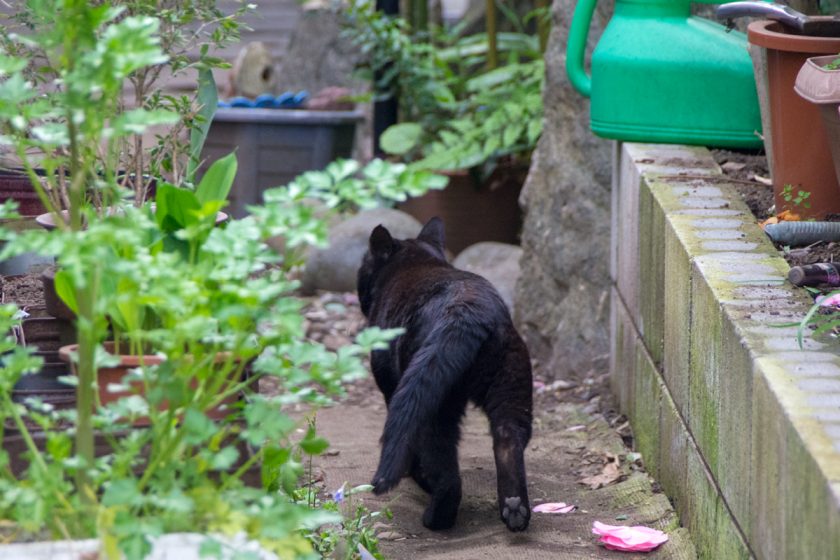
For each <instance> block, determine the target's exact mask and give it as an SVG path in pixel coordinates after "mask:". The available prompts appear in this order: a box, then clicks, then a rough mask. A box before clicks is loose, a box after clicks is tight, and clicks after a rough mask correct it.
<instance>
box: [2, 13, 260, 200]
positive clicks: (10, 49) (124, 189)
mask: <svg viewBox="0 0 840 560" xmlns="http://www.w3.org/2000/svg"><path fill="white" fill-rule="evenodd" d="M216 4H217V2H216V0H167V1H165V2H162V1H160V0H113V1H112V2H109V3H108V4H107V10H106V9H105V8H104V7H103V8H101V9H100V10H99V12H98V13H97V14H95V15H94V17H95V18H105V19H106V20H108V21H112V22H114V23H115V24H116V25H115V26H114V27H113V29H114V30H115V31H116V32H115V33H114V34H113V35H112V36H111V37H108V38H105V37H100V39H101V41H100V45H99V47H100V48H101V51H100V52H99V53H95V52H93V51H92V52H91V57H87V58H86V57H81V58H80V59H79V60H75V59H74V56H73V55H72V53H73V51H72V50H70V49H73V48H79V47H82V46H86V45H90V44H91V41H92V39H93V34H92V32H93V30H94V29H95V28H96V26H97V25H99V24H101V23H102V21H101V20H100V21H94V22H90V23H92V24H93V25H90V24H89V23H88V22H74V21H70V20H66V21H59V22H57V23H58V24H59V27H58V28H55V27H54V23H55V22H56V17H55V14H54V13H51V12H50V10H51V9H52V8H54V7H56V6H55V4H54V3H53V2H40V1H33V0H29V1H26V2H20V3H16V6H15V7H16V9H15V11H14V12H13V13H11V14H4V15H5V16H6V20H7V21H8V22H10V24H9V25H5V26H3V28H2V29H0V45H1V46H2V49H3V52H5V53H6V54H7V55H10V56H12V57H14V60H15V61H17V62H16V64H19V65H20V68H19V70H21V73H20V76H21V78H22V79H24V80H27V81H29V82H30V83H31V85H32V86H34V87H36V88H38V92H37V93H38V95H37V103H30V102H32V101H35V99H32V98H31V97H29V96H28V95H27V93H26V92H23V91H17V92H13V93H16V94H17V95H18V96H17V97H16V98H15V99H14V100H13V101H17V102H19V103H23V104H26V106H27V108H28V109H29V111H28V112H27V113H25V114H23V115H22V117H23V118H24V119H25V120H26V122H27V123H28V124H30V127H31V130H32V131H33V132H34V133H35V134H34V135H33V138H31V142H30V145H29V146H28V148H29V149H35V150H38V151H41V152H42V153H43V156H44V159H43V160H42V161H41V162H40V165H41V166H42V167H43V168H44V169H45V171H46V173H43V174H41V182H43V183H45V185H44V186H45V188H44V189H43V194H45V195H46V197H47V199H48V201H49V204H47V208H48V209H49V210H54V209H62V208H63V209H67V208H69V207H70V206H71V200H70V198H71V196H79V193H77V192H75V191H78V190H79V189H78V185H77V183H79V184H80V183H89V181H87V177H85V178H80V179H79V180H78V181H77V182H74V181H73V179H72V178H74V177H77V174H78V170H74V169H71V168H70V165H69V164H70V161H69V159H68V158H69V157H70V154H69V153H68V152H67V151H66V150H64V149H63V148H62V146H63V143H62V142H61V141H60V140H62V139H61V138H51V137H50V131H52V132H53V133H56V132H60V127H59V128H55V126H54V125H55V124H56V123H55V118H56V116H57V112H59V111H61V108H65V109H70V108H72V109H73V110H79V109H80V108H81V107H79V106H76V107H73V106H72V104H68V101H70V100H71V99H72V100H75V101H76V102H81V101H82V100H83V96H84V95H85V91H84V88H85V87H86V86H85V84H84V83H83V81H82V80H76V81H73V80H72V79H71V81H70V82H67V81H66V78H67V77H68V74H69V73H77V74H78V75H79V77H82V76H83V75H85V74H86V73H87V76H86V77H87V78H90V79H92V81H91V82H89V83H88V85H97V86H99V85H102V86H104V87H105V89H104V90H103V95H102V98H101V99H100V101H101V102H102V105H101V108H102V109H103V113H102V115H103V118H107V117H108V115H110V114H112V113H113V112H114V111H115V110H120V111H121V113H122V117H121V118H120V119H119V120H115V121H112V122H111V123H109V124H110V125H111V126H112V128H111V129H110V130H109V131H108V134H107V135H106V138H107V143H105V144H104V145H103V146H100V147H97V148H94V147H93V146H86V147H85V148H86V149H89V150H90V151H91V152H92V153H90V154H89V155H92V156H94V157H95V159H97V160H98V162H99V164H100V166H98V167H91V168H90V169H91V172H92V173H94V174H95V175H97V176H98V177H99V178H100V179H101V184H100V185H90V184H88V187H87V189H86V190H85V194H86V195H87V196H88V197H89V198H91V199H92V200H93V201H94V202H95V203H96V204H97V205H99V206H108V205H111V204H113V203H114V200H115V198H120V197H126V196H131V197H133V200H134V203H135V205H138V206H139V205H140V204H141V203H142V202H143V201H144V200H146V198H147V195H148V193H149V192H150V189H151V188H152V186H153V179H154V178H155V177H168V180H169V182H171V183H174V184H177V185H190V184H192V182H193V181H194V180H195V173H196V171H197V167H198V164H199V163H200V160H199V154H200V153H201V147H202V145H203V143H204V138H205V137H206V135H207V131H208V129H209V125H210V121H211V120H212V117H213V114H214V112H215V109H216V101H217V93H216V91H217V88H216V84H215V81H214V80H213V74H212V70H213V69H214V68H226V67H228V66H229V65H228V63H227V62H225V61H224V60H223V59H221V58H218V57H216V56H214V54H213V53H214V51H215V50H216V49H218V48H220V47H224V46H226V45H228V44H230V43H231V42H232V41H235V40H237V39H238V38H239V31H240V28H241V23H240V21H239V18H240V17H241V16H242V15H243V14H244V13H246V12H247V11H249V10H252V9H253V8H254V6H253V5H252V4H246V3H243V2H241V1H238V2H237V4H239V5H238V6H236V7H235V8H234V9H233V11H232V12H230V13H225V12H223V11H222V10H221V9H219V8H218V7H217V5H216ZM68 8H69V7H68ZM57 9H58V10H59V13H63V14H67V15H71V14H72V13H73V12H72V11H71V10H69V9H65V8H64V7H62V6H58V7H57ZM124 21H128V22H135V23H136V24H137V25H133V28H132V29H129V27H130V26H128V25H125V24H124V23H123V22H124ZM148 22H152V23H151V25H153V27H150V24H149V23H148ZM74 24H79V25H78V29H79V32H78V34H76V35H68V34H66V33H65V31H67V30H68V29H69V28H70V27H71V26H72V25H74ZM120 26H124V28H123V29H120ZM152 34H154V37H155V44H154V45H151V44H150V43H149V42H148V40H147V39H148V37H149V36H151V35H152ZM59 35H61V36H62V37H64V39H62V40H57V38H58V37H59ZM106 43H108V44H106ZM149 49H153V50H154V53H155V56H156V59H155V60H150V59H148V58H147V56H148V55H149V54H151V52H152V51H151V50H149ZM24 61H25V62H24ZM110 69H113V70H115V71H114V72H113V74H112V76H110V81H106V80H105V78H106V77H107V73H108V71H109V70H110ZM6 70H9V69H8V68H7V69H6ZM180 75H195V76H196V77H197V78H198V84H199V87H198V88H196V90H195V93H193V94H172V93H167V92H164V90H163V89H161V87H160V83H161V79H162V78H171V77H176V76H180ZM67 84H74V85H76V86H80V87H81V89H78V90H76V91H70V90H69V89H68V88H67ZM124 84H127V85H129V86H130V87H124ZM18 85H20V84H18ZM117 86H118V87H119V88H120V91H119V92H116V91H114V89H113V88H114V87H117ZM8 87H10V88H12V87H16V85H15V83H14V82H11V83H9V84H8ZM88 93H89V94H92V95H93V97H94V98H96V97H97V96H99V95H100V94H99V93H98V92H88ZM115 93H119V95H115ZM13 104H14V103H12V105H13ZM132 105H136V109H134V110H124V109H128V108H129V107H131V106H132ZM50 109H51V110H50ZM94 109H95V108H94ZM84 115H85V117H84V119H81V118H80V119H79V122H80V123H82V124H81V126H79V130H78V131H77V132H78V133H79V134H81V135H84V134H85V129H87V128H88V127H90V130H96V129H97V128H98V127H99V126H100V124H99V123H98V120H99V118H97V115H96V114H95V113H94V112H93V111H90V110H88V111H87V112H86V113H84ZM64 117H66V115H64ZM21 122H23V121H21ZM35 123H38V126H37V128H35V127H32V126H31V125H33V124H35ZM160 125H165V126H160ZM150 127H155V128H154V130H156V131H158V133H157V134H156V135H155V136H156V137H155V139H154V140H153V141H151V145H149V144H150V138H151V135H143V134H135V133H136V132H138V131H140V130H146V129H148V128H150ZM6 132H7V133H8V132H11V133H13V134H17V135H18V136H20V133H21V132H22V131H21V130H19V129H17V128H16V127H13V128H12V130H7V131H6ZM18 139H20V137H19V138H18ZM149 148H151V149H149ZM17 155H18V156H20V154H17ZM21 159H23V161H21V162H20V163H21V164H23V165H26V163H27V162H26V161H25V158H21ZM27 171H29V170H28V169H27ZM31 178H32V179H33V182H34V181H35V177H34V176H32V177H31ZM114 185H115V186H116V188H111V187H112V186H114ZM71 193H74V194H72V195H71Z"/></svg>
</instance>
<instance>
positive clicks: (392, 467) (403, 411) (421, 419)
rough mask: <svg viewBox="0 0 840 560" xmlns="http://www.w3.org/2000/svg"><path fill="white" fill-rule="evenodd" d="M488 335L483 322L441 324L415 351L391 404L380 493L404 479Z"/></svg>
mask: <svg viewBox="0 0 840 560" xmlns="http://www.w3.org/2000/svg"><path fill="white" fill-rule="evenodd" d="M486 337H487V331H486V330H485V329H484V328H482V327H481V326H478V325H476V326H474V327H473V328H469V327H465V326H464V325H462V324H459V323H458V322H455V321H453V322H452V323H450V324H449V325H446V326H444V327H443V328H439V329H435V330H434V331H433V332H432V333H431V334H430V335H429V337H428V338H427V339H426V341H425V342H424V343H423V345H422V346H421V347H420V349H419V350H417V352H416V353H415V354H414V357H413V358H412V360H411V363H410V364H409V365H408V367H407V368H406V370H405V373H404V374H403V376H402V378H401V379H400V383H399V385H398V386H397V389H396V391H395V392H394V394H393V396H392V397H391V402H390V404H389V406H388V418H387V420H386V421H385V429H384V430H383V433H382V455H381V457H380V459H379V468H378V469H377V470H376V474H375V475H374V477H373V482H372V484H373V491H374V493H375V494H382V493H384V492H387V491H388V490H390V489H392V488H394V487H395V486H396V485H397V484H398V483H399V481H400V479H401V478H402V477H403V475H404V474H405V472H406V471H407V470H408V468H409V466H410V464H411V460H412V456H413V451H414V446H415V445H416V444H417V443H418V439H419V436H420V433H421V431H422V428H423V427H424V426H428V425H429V424H431V423H432V422H433V421H434V418H435V416H436V415H437V413H438V410H439V409H440V407H441V405H442V404H443V402H444V400H446V398H447V397H448V396H449V394H450V392H451V391H452V388H453V387H454V386H455V385H456V383H458V382H459V381H460V380H461V379H462V377H463V375H464V372H465V371H466V370H467V369H468V368H469V367H470V366H471V365H472V364H473V362H474V361H475V358H476V355H477V354H478V351H479V348H481V345H482V343H483V342H484V340H485V339H486Z"/></svg>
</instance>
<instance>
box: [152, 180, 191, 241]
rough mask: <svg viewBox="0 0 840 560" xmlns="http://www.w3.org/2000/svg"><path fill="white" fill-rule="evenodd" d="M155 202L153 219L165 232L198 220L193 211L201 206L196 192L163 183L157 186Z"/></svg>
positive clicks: (170, 231)
mask: <svg viewBox="0 0 840 560" xmlns="http://www.w3.org/2000/svg"><path fill="white" fill-rule="evenodd" d="M155 203H156V205H157V207H156V209H155V220H157V223H158V225H160V228H161V229H162V230H163V231H165V232H167V233H172V232H174V231H177V230H179V229H182V228H185V227H187V226H188V225H192V224H195V223H197V222H198V218H197V217H196V215H195V214H194V212H195V211H197V210H199V209H200V208H201V203H200V202H199V201H198V197H197V195H196V193H193V192H191V191H188V190H186V189H179V188H178V187H176V186H174V185H170V184H169V183H163V184H161V185H159V186H158V188H157V194H156V195H155Z"/></svg>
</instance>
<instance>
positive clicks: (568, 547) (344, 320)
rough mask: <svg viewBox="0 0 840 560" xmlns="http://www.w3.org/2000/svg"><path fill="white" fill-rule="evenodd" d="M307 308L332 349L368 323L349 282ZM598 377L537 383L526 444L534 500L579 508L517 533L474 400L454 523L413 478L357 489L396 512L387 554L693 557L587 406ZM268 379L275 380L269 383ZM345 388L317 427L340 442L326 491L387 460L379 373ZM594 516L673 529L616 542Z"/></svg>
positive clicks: (361, 479)
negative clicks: (435, 511) (612, 546)
mask: <svg viewBox="0 0 840 560" xmlns="http://www.w3.org/2000/svg"><path fill="white" fill-rule="evenodd" d="M304 312H305V317H306V321H307V333H308V336H309V337H310V338H311V339H312V340H314V341H317V342H322V343H323V344H324V345H325V346H326V347H327V348H330V349H333V350H335V349H337V348H339V347H341V346H342V345H344V344H347V343H348V342H349V341H350V340H352V338H353V337H354V336H355V333H356V332H358V330H359V329H360V328H362V326H363V325H364V318H363V317H362V316H361V313H360V312H359V309H358V301H357V300H356V299H355V296H353V295H352V294H334V293H328V292H324V293H322V294H319V295H318V296H315V297H312V298H309V300H308V305H307V307H306V308H305V311H304ZM537 374H538V375H539V374H540V372H539V371H537ZM593 375H594V374H593ZM263 381H267V380H263ZM590 381H592V383H582V384H579V385H577V386H576V388H573V389H570V390H560V391H559V392H558V391H553V390H552V391H549V390H544V391H543V392H541V393H539V394H538V396H537V398H536V400H535V421H534V436H533V439H532V440H531V444H530V445H529V447H528V450H527V452H526V456H525V461H526V467H527V470H528V485H529V492H530V498H531V505H532V506H534V505H536V504H538V503H543V502H566V503H568V504H575V505H577V506H578V509H577V511H575V512H573V513H570V514H565V515H549V514H537V513H534V514H532V516H531V524H530V526H529V528H528V530H527V531H526V532H525V533H517V534H513V533H510V532H509V531H508V530H507V529H506V528H505V526H504V525H503V524H502V522H501V520H499V517H498V510H497V507H496V468H495V465H494V462H493V452H492V443H491V438H490V435H489V430H488V425H487V421H486V420H485V418H484V415H483V414H481V412H480V411H477V410H470V412H469V414H468V415H467V418H466V420H465V422H464V426H463V438H462V441H461V445H460V447H459V451H460V465H461V476H462V479H463V492H464V498H463V501H462V502H461V508H460V510H459V513H458V520H457V523H456V525H455V528H454V529H452V530H450V531H442V532H433V531H429V530H427V529H426V528H425V527H423V525H422V523H421V522H420V517H421V515H422V513H423V510H424V509H425V508H426V505H427V500H428V497H427V496H426V494H425V493H424V492H423V491H422V490H421V489H420V488H419V487H417V486H416V485H415V484H414V481H412V480H411V479H409V478H405V479H403V481H402V483H401V484H400V485H399V487H398V488H397V489H396V490H394V491H393V492H391V493H390V494H388V495H386V496H382V497H379V498H377V497H375V496H373V495H372V494H363V495H357V496H354V498H353V499H361V500H362V501H363V502H364V503H365V505H366V506H367V507H368V508H369V509H370V510H371V511H382V510H384V509H386V508H387V509H389V510H390V511H391V512H392V513H393V519H391V520H386V521H385V523H384V524H380V526H379V527H377V534H378V535H379V539H380V549H381V550H382V551H383V553H384V555H385V557H386V558H388V559H389V560H413V559H424V560H426V559H428V560H437V559H440V560H484V559H490V560H492V559H509V558H510V559H513V558H515V559H517V560H532V559H533V560H539V559H543V558H545V559H552V560H567V559H584V558H620V559H629V560H633V559H641V558H647V559H656V560H664V559H668V560H672V559H673V560H694V559H695V558H696V554H695V552H694V547H693V545H692V544H691V541H690V540H689V538H688V533H687V531H686V530H685V529H682V528H680V527H679V524H678V520H677V517H676V514H675V513H674V511H673V509H672V508H671V505H670V503H669V502H668V498H667V497H666V496H665V495H664V494H662V493H657V492H655V491H654V489H653V488H654V486H656V485H655V484H653V483H652V481H651V479H650V478H649V477H648V475H647V474H645V473H644V472H640V471H639V468H638V467H637V466H636V464H635V463H634V462H633V459H635V457H632V456H630V457H628V453H630V450H628V449H627V448H626V447H625V445H624V443H623V441H622V438H621V436H619V434H618V432H617V431H616V430H614V429H612V428H610V427H609V425H608V424H607V422H606V420H605V419H604V417H603V416H602V415H600V414H597V413H595V412H590V413H587V412H585V411H584V408H585V406H586V409H587V410H589V411H593V410H595V409H597V408H598V406H597V405H594V402H595V401H596V400H598V399H601V398H607V397H606V395H605V394H604V393H605V391H606V389H605V387H604V384H603V380H601V381H598V380H597V379H595V378H593V379H591V380H590ZM568 387H575V386H574V385H573V384H572V385H568V386H567V388H568ZM261 390H264V391H265V390H267V391H271V390H272V389H271V387H269V386H266V387H263V388H262V389H261ZM348 393H349V396H348V398H347V399H346V400H344V401H343V402H341V403H339V404H337V405H335V406H333V407H330V408H325V409H321V410H320V411H318V413H317V429H318V433H319V434H320V435H322V436H324V437H326V438H327V440H329V442H330V444H331V446H330V449H331V450H330V452H329V454H328V455H326V456H323V457H320V458H319V460H318V464H317V470H318V471H320V475H322V476H323V481H322V484H323V488H325V489H326V490H327V491H335V490H336V489H338V488H339V487H340V486H341V485H342V484H343V483H344V482H347V483H348V484H349V485H350V486H351V487H352V486H356V485H359V484H367V483H369V482H370V479H371V477H372V476H373V473H374V471H375V470H376V464H377V461H378V460H379V436H380V434H381V430H382V424H383V423H384V421H385V404H384V402H383V400H382V396H381V395H380V393H379V391H378V389H377V388H376V386H375V384H374V383H373V380H372V379H370V378H368V379H365V380H363V381H360V382H357V383H354V384H352V385H350V386H349V387H348ZM299 413H300V411H299ZM593 476H594V477H599V479H600V480H601V481H602V482H604V483H606V484H607V485H606V486H605V487H603V488H599V489H597V490H590V489H589V488H588V487H587V486H586V485H584V484H581V483H580V482H579V481H580V480H581V479H582V478H585V477H593ZM319 478H320V476H319ZM596 520H597V521H601V522H603V523H607V524H610V525H646V526H649V527H655V528H658V529H661V530H664V531H666V532H667V533H668V534H669V536H670V540H669V541H668V542H667V543H665V544H664V545H663V546H661V547H660V548H659V549H658V550H656V551H654V552H652V553H649V554H628V553H622V552H615V551H609V550H606V549H605V548H603V547H602V546H601V545H599V544H597V537H596V536H595V535H593V534H592V533H591V528H592V522H593V521H596Z"/></svg>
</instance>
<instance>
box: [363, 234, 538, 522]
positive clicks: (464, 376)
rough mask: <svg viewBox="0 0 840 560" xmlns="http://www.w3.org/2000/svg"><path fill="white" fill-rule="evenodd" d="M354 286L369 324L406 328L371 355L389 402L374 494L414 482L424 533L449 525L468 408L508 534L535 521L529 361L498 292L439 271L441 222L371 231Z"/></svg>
mask: <svg viewBox="0 0 840 560" xmlns="http://www.w3.org/2000/svg"><path fill="white" fill-rule="evenodd" d="M358 289H359V300H360V302H361V307H362V312H363V313H364V314H365V316H366V317H367V319H368V323H369V324H370V325H371V326H376V327H381V328H395V327H402V328H403V329H405V332H404V333H403V334H401V335H400V336H399V337H398V338H396V339H394V340H392V341H391V343H390V346H389V348H388V349H387V350H376V351H374V352H373V353H372V355H371V364H372V369H373V375H374V377H375V378H376V383H377V385H378V386H379V389H380V390H381V391H382V394H383V395H384V396H385V402H386V403H387V405H388V417H387V420H386V422H385V429H384V431H383V434H382V440H381V441H382V454H381V457H380V459H379V468H378V469H377V470H376V474H375V475H374V477H373V482H372V484H373V486H374V492H375V493H376V494H382V493H384V492H387V491H389V490H391V489H392V488H394V487H395V486H396V485H397V484H398V483H399V482H400V479H401V478H402V477H403V476H404V475H405V474H406V473H410V474H411V476H412V477H413V478H414V480H415V481H416V482H417V484H419V485H420V487H422V488H423V489H424V490H425V491H427V492H429V493H430V494H431V503H430V504H429V507H428V508H427V509H426V512H425V513H424V514H423V524H424V525H425V526H426V527H428V528H429V529H434V530H437V529H448V528H450V527H452V526H453V525H454V524H455V516H456V515H457V513H458V505H459V504H460V502H461V476H460V473H459V472H458V440H459V438H460V421H461V417H462V416H463V415H464V411H465V409H466V406H467V402H468V401H472V402H473V403H475V404H476V405H477V406H480V407H481V408H482V410H484V412H485V413H486V414H487V417H488V418H489V419H490V428H491V432H492V435H493V452H494V454H495V459H496V475H497V483H498V496H499V515H500V516H501V518H502V521H504V523H505V525H507V527H508V529H510V530H511V531H523V530H525V529H526V528H527V527H528V521H529V520H530V517H531V510H530V505H529V503H528V489H527V486H526V482H525V461H524V457H523V452H524V451H525V447H526V446H527V444H528V441H529V439H530V438H531V409H532V395H531V391H532V380H531V362H530V358H529V356H528V349H527V348H526V347H525V343H524V342H523V341H522V339H521V338H520V336H519V334H518V333H517V332H516V329H515V328H514V326H513V322H512V321H511V318H510V314H509V313H508V310H507V308H506V307H505V304H504V302H503V301H502V298H501V297H500V296H499V294H498V292H497V291H496V290H495V288H493V286H492V285H491V284H490V282H488V281H487V280H485V279H484V278H482V277H481V276H478V275H476V274H472V273H470V272H465V271H462V270H458V269H456V268H453V267H452V266H451V265H450V264H448V263H447V262H446V258H445V256H444V232H443V222H442V221H441V220H440V219H438V218H432V219H431V220H430V221H429V222H428V223H427V224H426V225H425V226H424V227H423V230H422V231H421V232H420V235H419V236H418V237H417V239H405V240H399V239H393V238H392V237H391V234H390V233H389V232H388V230H387V229H385V228H384V227H382V226H381V225H380V226H377V227H376V228H375V229H374V230H373V233H371V236H370V246H369V250H368V252H367V254H365V257H364V260H363V261H362V266H361V268H360V269H359V274H358Z"/></svg>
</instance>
